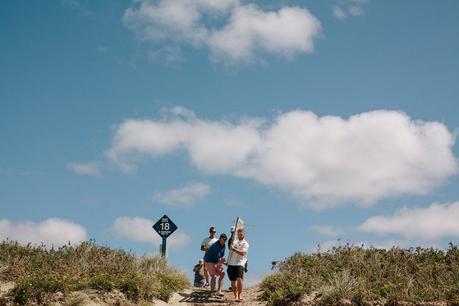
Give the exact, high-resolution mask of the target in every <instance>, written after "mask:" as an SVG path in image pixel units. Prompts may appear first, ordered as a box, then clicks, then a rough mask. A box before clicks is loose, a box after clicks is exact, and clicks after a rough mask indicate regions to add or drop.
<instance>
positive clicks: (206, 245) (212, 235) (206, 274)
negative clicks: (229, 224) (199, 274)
mask: <svg viewBox="0 0 459 306" xmlns="http://www.w3.org/2000/svg"><path fill="white" fill-rule="evenodd" d="M215 233H216V230H215V227H213V226H211V227H210V228H209V237H206V238H204V240H202V242H201V251H203V252H204V255H203V256H202V257H203V258H204V256H205V255H206V253H207V250H209V248H210V246H211V245H212V244H214V243H215V242H216V241H217V240H218V239H217V238H215ZM204 278H205V279H206V283H205V284H204V287H208V286H209V271H207V268H206V264H205V263H204Z"/></svg>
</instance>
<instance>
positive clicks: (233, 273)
mask: <svg viewBox="0 0 459 306" xmlns="http://www.w3.org/2000/svg"><path fill="white" fill-rule="evenodd" d="M228 277H229V279H230V281H235V280H236V279H237V278H244V267H243V266H228Z"/></svg>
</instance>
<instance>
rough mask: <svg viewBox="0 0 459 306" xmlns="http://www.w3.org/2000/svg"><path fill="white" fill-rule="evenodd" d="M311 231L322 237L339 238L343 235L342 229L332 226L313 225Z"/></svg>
mask: <svg viewBox="0 0 459 306" xmlns="http://www.w3.org/2000/svg"><path fill="white" fill-rule="evenodd" d="M311 230H313V231H314V232H317V233H319V234H321V235H324V236H330V237H338V236H339V235H341V234H342V233H343V230H342V229H340V228H338V227H336V226H334V225H331V224H322V225H313V226H311Z"/></svg>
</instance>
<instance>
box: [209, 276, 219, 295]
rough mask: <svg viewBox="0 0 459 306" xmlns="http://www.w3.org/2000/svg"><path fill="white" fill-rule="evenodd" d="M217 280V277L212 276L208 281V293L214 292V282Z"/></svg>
mask: <svg viewBox="0 0 459 306" xmlns="http://www.w3.org/2000/svg"><path fill="white" fill-rule="evenodd" d="M216 280H217V277H215V276H212V277H211V279H210V291H211V292H214V291H215V282H216Z"/></svg>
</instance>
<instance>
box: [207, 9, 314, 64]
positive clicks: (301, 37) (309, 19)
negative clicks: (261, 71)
mask: <svg viewBox="0 0 459 306" xmlns="http://www.w3.org/2000/svg"><path fill="white" fill-rule="evenodd" d="M319 32H320V22H319V21H318V20H317V19H316V18H315V17H314V16H313V15H312V14H311V13H309V11H308V10H306V9H303V8H299V7H284V8H281V9H280V10H279V11H276V12H265V11H263V10H261V9H259V8H258V7H257V6H255V5H245V6H240V7H238V8H236V9H235V10H234V12H233V14H232V15H231V19H230V21H229V23H228V24H227V25H226V26H225V27H224V28H223V29H221V30H219V31H215V32H214V33H213V34H212V37H211V39H210V43H209V46H210V49H211V51H212V53H213V55H214V57H215V56H216V57H223V58H229V59H230V60H231V61H236V62H239V61H251V60H253V59H254V58H255V53H256V52H257V51H258V50H262V51H264V52H268V53H270V54H275V55H280V56H284V57H292V56H294V55H295V54H297V53H309V52H312V51H313V50H314V38H315V37H316V36H317V35H318V34H319Z"/></svg>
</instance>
